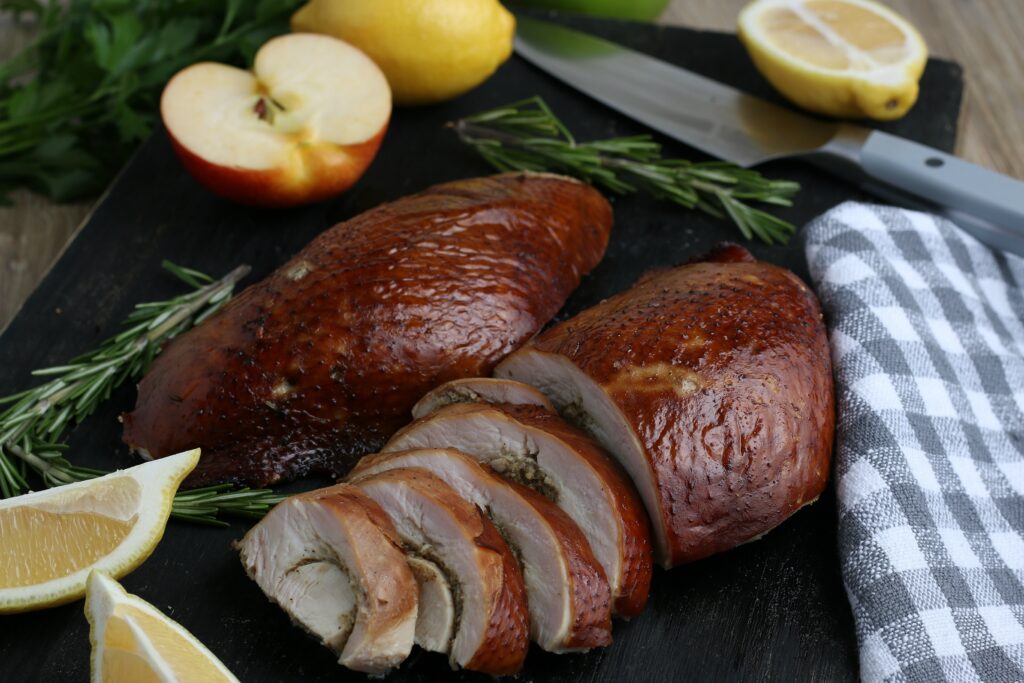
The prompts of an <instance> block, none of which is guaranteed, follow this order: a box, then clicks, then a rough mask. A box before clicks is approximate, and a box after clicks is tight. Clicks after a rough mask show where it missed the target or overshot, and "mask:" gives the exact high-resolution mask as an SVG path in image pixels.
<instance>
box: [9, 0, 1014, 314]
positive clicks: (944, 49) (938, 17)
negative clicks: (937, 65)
mask: <svg viewBox="0 0 1024 683" xmlns="http://www.w3.org/2000/svg"><path fill="white" fill-rule="evenodd" d="M746 2H747V0H672V2H671V4H670V5H669V6H668V8H667V9H666V10H665V12H664V13H663V14H662V16H661V23H663V24H668V25H676V26H692V27H696V28H707V29H718V30H727V31H731V30H733V28H734V26H735V21H736V14H737V13H738V12H739V10H740V8H741V7H743V5H745V4H746ZM888 4H889V5H890V6H891V7H893V8H894V9H895V10H897V11H899V12H901V13H902V14H903V15H904V16H905V17H907V18H908V19H910V21H911V22H913V23H914V25H915V26H917V27H918V28H919V29H920V30H921V33H922V34H923V35H924V37H925V40H926V41H927V43H928V47H929V49H930V50H931V52H932V54H934V55H935V56H938V57H946V58H949V59H952V60H953V61H956V62H959V63H960V64H962V65H963V67H964V69H965V71H966V75H967V97H966V105H965V107H964V111H963V114H962V116H961V130H960V135H959V136H958V140H959V143H958V145H957V152H958V153H959V154H960V155H962V156H963V157H965V158H966V159H968V160H970V161H973V162H975V163H979V164H983V165H985V166H989V167H991V168H994V169H995V170H997V171H1001V172H1003V173H1008V174H1010V175H1013V176H1016V177H1018V178H1024V154H1021V150H1022V149H1024V117H1021V116H1020V115H1019V113H1020V112H1022V111H1024V50H1021V49H1019V44H1020V42H1019V41H1020V36H1021V35H1022V34H1024V2H1015V1H1011V0H974V1H972V2H966V1H965V0H939V1H938V2H936V1H935V0H888ZM30 33H31V27H26V26H18V25H16V24H15V23H14V22H13V21H12V19H11V17H10V16H8V15H0V59H3V58H5V57H7V56H8V55H10V54H13V53H14V51H15V50H17V48H18V47H20V46H21V45H22V44H23V43H24V41H25V39H26V37H27V36H28V35H30ZM13 199H14V205H13V206H10V207H0V330H2V329H3V328H4V327H5V326H6V325H7V323H8V321H9V320H10V319H11V318H12V317H13V316H14V314H15V313H16V312H17V311H18V309H19V308H20V307H21V304H22V302H24V301H25V299H26V298H27V297H28V295H29V294H30V293H31V292H32V290H33V288H35V286H36V284H37V283H38V282H39V280H40V279H41V278H42V276H43V274H44V273H46V271H47V269H48V268H49V267H50V264H52V263H53V261H54V260H55V259H56V257H57V256H58V255H59V254H60V252H61V251H62V250H63V248H64V245H65V244H66V243H67V241H68V240H70V239H71V237H72V236H73V235H74V234H75V230H76V227H77V226H78V225H79V223H80V222H81V220H82V219H83V217H84V216H85V215H86V213H87V212H88V210H89V207H90V205H91V202H79V203H75V204H65V205H59V204H54V203H52V202H49V201H47V200H45V199H43V198H41V197H38V196H34V195H32V194H31V193H29V192H18V193H16V194H15V196H14V197H13Z"/></svg>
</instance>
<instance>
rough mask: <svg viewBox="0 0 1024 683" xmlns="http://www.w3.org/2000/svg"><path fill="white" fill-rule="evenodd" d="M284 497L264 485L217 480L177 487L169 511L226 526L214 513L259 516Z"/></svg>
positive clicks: (190, 518)
mask: <svg viewBox="0 0 1024 683" xmlns="http://www.w3.org/2000/svg"><path fill="white" fill-rule="evenodd" d="M285 498H287V496H285V495H282V494H280V493H274V492H273V491H270V490H268V489H250V488H247V487H242V488H238V489H236V488H234V487H232V486H231V485H230V484H218V485H217V486H207V487H206V488H201V489H192V490H190V491H179V492H178V495H176V496H175V497H174V507H173V508H172V509H171V515H173V516H174V517H176V518H178V519H182V520H186V521H189V522H196V523H197V524H206V525H209V526H228V524H227V522H225V521H224V520H221V519H218V515H231V516H234V517H250V518H252V519H259V518H260V517H262V516H263V515H265V514H267V512H268V511H269V510H270V508H272V507H274V506H275V505H277V504H278V503H280V502H281V501H282V500H284V499H285Z"/></svg>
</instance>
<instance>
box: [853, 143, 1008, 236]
mask: <svg viewBox="0 0 1024 683" xmlns="http://www.w3.org/2000/svg"><path fill="white" fill-rule="evenodd" d="M856 156H857V157H858V158H857V161H858V162H859V165H860V167H861V170H862V171H863V173H864V174H865V176H867V180H868V182H869V183H870V182H872V181H874V182H876V183H882V184H884V185H888V186H890V187H893V188H899V189H900V190H902V191H903V192H905V193H908V194H910V195H912V196H914V197H918V198H920V199H922V200H924V201H925V202H927V203H929V204H932V205H934V207H935V208H937V209H938V212H939V213H941V214H944V215H946V216H947V217H948V218H950V219H951V220H953V221H954V222H955V223H957V224H958V225H960V226H961V227H962V228H964V229H965V230H967V231H968V232H971V233H972V234H974V235H975V237H977V238H978V239H979V240H981V241H983V242H985V243H987V244H989V245H990V246H993V247H996V248H999V249H1006V250H1008V251H1013V252H1016V253H1019V254H1024V182H1021V181H1019V180H1015V179H1013V178H1010V177H1009V176H1005V175H1002V174H1000V173H996V172H994V171H990V170H988V169H986V168H982V167H981V166H977V165H975V164H972V163H969V162H967V161H964V160H963V159H958V158H957V157H955V156H953V155H951V154H946V153H945V152H941V151H939V150H937V149H934V148H932V147H928V146H926V145H921V144H918V143H916V142H911V141H910V140H906V139H904V138H900V137H896V136H895V135H889V134H888V133H883V132H881V131H871V132H870V133H869V134H868V135H867V136H866V137H865V138H864V140H863V143H862V145H861V147H860V150H859V154H857V155H856Z"/></svg>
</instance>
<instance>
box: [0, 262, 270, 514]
mask: <svg viewBox="0 0 1024 683" xmlns="http://www.w3.org/2000/svg"><path fill="white" fill-rule="evenodd" d="M163 267H164V268H165V269H166V270H167V271H169V272H170V273H171V274H173V275H174V276H175V277H177V278H178V279H179V280H181V281H182V282H184V283H185V284H187V285H189V286H190V287H192V288H193V291H191V292H189V293H187V294H182V295H181V296H177V297H174V298H173V299H167V300H165V301H154V302H150V303H143V304H138V305H136V307H135V310H134V311H132V313H131V314H129V315H128V317H127V318H126V319H125V321H124V326H125V329H124V330H123V331H122V332H121V333H119V334H117V335H115V336H113V337H111V338H109V339H107V340H106V341H104V342H102V343H101V344H100V345H99V347H98V348H97V349H95V350H93V351H90V352H88V353H85V354H83V355H81V356H79V357H77V358H75V359H73V360H72V361H71V362H70V363H67V364H66V365H60V366H56V367H52V368H45V369H42V370H36V371H34V372H33V373H32V374H33V375H35V376H37V377H49V378H51V379H49V380H48V381H47V382H45V383H44V384H41V385H39V386H37V387H33V388H32V389H27V390H25V391H22V392H20V393H17V394H13V395H11V396H6V397H0V406H3V405H7V406H8V407H7V408H6V409H4V410H3V412H0V497H3V498H10V497H12V496H16V495H19V494H21V493H24V492H26V491H28V490H29V488H30V486H29V481H28V477H29V472H30V471H31V472H32V473H34V474H36V475H37V476H38V477H39V478H40V479H41V481H42V483H43V484H44V485H46V486H60V485H62V484H70V483H71V482H75V481H83V480H85V479H91V478H93V477H97V476H101V475H103V474H106V472H104V471H102V470H96V469H92V468H87V467H78V466H76V465H73V464H72V463H70V462H69V461H68V460H67V459H66V458H65V457H64V452H65V451H66V450H67V444H66V443H65V442H64V441H63V440H62V439H63V437H64V435H65V434H66V432H67V431H68V430H69V429H70V428H71V427H73V426H75V425H77V424H79V423H80V422H81V421H82V420H84V419H85V418H86V417H88V416H89V415H91V414H92V413H93V412H95V410H96V408H97V407H98V406H99V404H100V403H102V402H103V401H105V400H106V399H107V398H109V397H110V394H111V392H113V390H114V389H116V388H117V387H118V386H120V385H121V384H123V383H124V382H125V381H127V380H130V379H131V380H134V379H138V378H139V377H141V376H142V374H143V373H144V372H145V371H146V369H147V368H148V367H149V365H150V363H152V361H153V359H154V358H155V357H156V355H157V353H159V352H160V349H161V347H162V346H163V345H164V344H165V343H166V342H168V341H169V340H171V339H173V338H174V337H176V336H177V335H178V334H180V333H181V332H184V331H185V330H187V329H189V328H190V327H192V326H194V325H197V324H199V323H200V322H202V321H203V320H206V319H207V318H209V317H210V316H211V315H213V314H214V313H216V312H217V311H218V310H219V309H220V308H221V307H222V306H223V305H224V304H225V303H227V301H228V300H229V299H230V298H231V295H232V293H233V292H234V288H235V285H236V284H237V283H238V282H239V281H240V280H241V279H242V278H243V277H245V275H246V274H247V273H248V272H249V267H248V266H239V267H238V268H235V269H234V270H232V271H231V272H230V273H228V274H227V275H225V276H224V277H223V278H221V279H220V280H217V281H214V280H213V278H211V277H210V276H208V275H205V274H203V273H200V272H199V271H196V270H192V269H190V268H183V267H181V266H178V265H175V264H173V263H171V262H169V261H164V262H163ZM280 498H281V496H278V495H277V494H274V493H273V492H272V491H267V490H251V489H237V490H236V489H232V487H230V486H226V485H225V486H214V487H210V488H205V489H196V490H194V491H186V492H182V493H179V494H178V496H176V497H175V500H174V513H173V514H174V515H175V516H177V517H180V518H182V519H187V520H191V521H195V522H202V523H206V524H223V522H221V521H219V520H218V519H217V516H218V515H220V514H233V515H243V516H254V515H259V514H261V513H263V512H266V510H267V509H269V508H270V507H271V506H273V505H274V504H276V503H277V502H278V501H279V500H280Z"/></svg>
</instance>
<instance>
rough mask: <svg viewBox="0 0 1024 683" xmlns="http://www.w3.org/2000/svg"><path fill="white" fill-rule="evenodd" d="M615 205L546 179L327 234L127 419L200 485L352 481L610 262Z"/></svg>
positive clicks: (182, 359)
mask: <svg viewBox="0 0 1024 683" xmlns="http://www.w3.org/2000/svg"><path fill="white" fill-rule="evenodd" d="M611 221H612V213H611V208H610V207H609V205H608V202H607V201H605V199H604V198H603V197H602V196H601V194H600V193H599V192H597V191H596V190H594V189H593V188H591V187H590V186H588V185H586V184H583V183H581V182H578V181H576V180H572V179H569V178H564V177H560V176H553V175H549V174H524V173H512V174H502V175H497V176H493V177H489V178H477V179H471V180H461V181H456V182H451V183H447V184H444V185H437V186H435V187H432V188H430V189H428V190H426V191H424V192H421V193H419V194H416V195H412V196H410V197H406V198H404V199H400V200H398V201H395V202H392V203H390V204H385V205H383V206H379V207H377V208H375V209H372V210H370V211H367V212H365V213H363V214H360V215H359V216H356V217H355V218H353V219H351V220H349V221H346V222H344V223H341V224H339V225H337V226H335V227H333V228H331V229H330V230H328V231H327V232H325V233H323V234H322V235H320V236H319V237H317V238H316V239H315V240H313V242H311V243H310V244H309V245H308V246H307V247H306V248H305V249H303V250H302V251H301V252H299V254H298V255H296V256H295V258H293V259H292V260H291V261H289V262H287V263H286V264H284V265H283V266H281V267H280V268H279V269H278V270H276V271H275V272H274V273H273V274H271V275H270V276H269V277H267V278H266V279H265V280H263V281H262V282H259V283H257V284H255V285H253V286H251V287H249V288H248V289H246V290H245V291H243V292H242V293H241V294H239V295H238V296H237V297H236V298H235V299H234V300H232V301H231V302H230V303H229V304H228V305H227V306H225V308H224V309H223V310H222V311H220V312H219V313H218V314H217V315H215V316H214V317H213V318H211V319H209V320H207V321H205V322H204V323H202V324H201V325H199V326H197V327H196V328H194V329H192V330H190V331H189V332H186V333H185V334H183V335H181V336H180V337H178V338H177V339H175V340H174V341H172V342H171V343H170V344H168V346H167V348H166V349H164V351H163V352H162V353H161V354H160V356H159V357H158V358H157V359H156V361H155V362H154V363H153V366H152V368H150V370H149V372H148V373H147V374H146V376H145V377H144V378H143V379H142V382H141V383H140V384H139V388H138V401H137V403H136V406H135V410H134V411H133V412H132V413H130V414H127V415H125V416H124V440H125V442H127V443H128V444H129V445H130V446H132V447H133V448H135V449H137V450H139V451H141V452H143V454H144V455H148V456H151V457H162V456H165V455H168V454H171V453H177V452H179V451H181V450H184V449H186V448H194V447H197V446H198V447H201V448H202V449H203V456H202V459H201V460H200V462H199V465H198V467H197V468H196V469H195V471H194V472H193V473H192V475H190V477H189V479H188V480H187V483H188V485H191V486H198V485H203V484H208V483H212V482H236V483H244V484H249V485H254V486H266V485H268V484H272V483H275V482H277V481H281V480H286V479H291V478H294V477H298V476H303V475H305V474H308V473H312V472H325V473H329V474H334V475H342V474H344V473H345V472H347V471H348V469H349V468H350V467H351V466H352V465H353V464H354V463H355V461H356V460H357V459H358V456H360V455H363V454H366V453H370V452H373V451H376V450H378V449H379V447H380V446H381V445H382V444H383V443H384V442H385V441H386V440H387V438H388V437H389V436H390V435H391V434H392V433H393V432H394V431H395V430H396V429H397V428H398V427H400V426H401V425H402V424H403V423H405V422H406V420H407V419H408V415H409V410H410V409H411V408H412V406H413V404H414V403H415V402H416V401H417V400H418V399H419V398H420V397H422V396H423V395H424V394H425V393H426V392H427V391H429V390H430V389H432V388H433V387H435V386H437V385H439V384H441V383H443V382H446V381H448V380H451V379H456V378H459V377H471V376H477V375H486V374H490V372H491V370H492V368H493V366H494V364H495V363H497V362H498V361H499V360H501V359H502V358H503V357H504V356H505V355H507V354H508V353H510V352H511V351H513V350H515V349H516V348H518V347H519V346H521V345H522V344H524V343H525V342H526V341H527V340H529V339H530V338H531V337H532V336H533V335H534V334H535V333H536V332H537V331H538V330H540V328H541V327H542V326H543V325H544V324H545V323H546V322H547V321H548V320H550V319H551V317H552V316H553V315H554V314H555V313H556V312H557V311H558V309H559V308H561V306H562V304H563V303H564V302H565V300H566V298H567V297H568V296H569V294H570V293H571V292H572V291H573V289H575V288H576V286H577V285H578V284H579V281H580V278H581V277H582V276H583V274H584V273H586V272H587V271H589V270H590V269H591V268H593V267H594V266H595V265H596V264H597V263H598V261H600V260H601V257H602V256H603V254H604V250H605V247H606V245H607V243H608V235H609V231H610V229H611Z"/></svg>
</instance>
